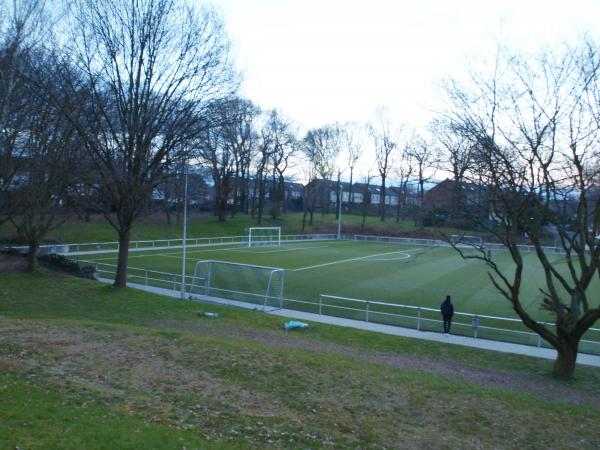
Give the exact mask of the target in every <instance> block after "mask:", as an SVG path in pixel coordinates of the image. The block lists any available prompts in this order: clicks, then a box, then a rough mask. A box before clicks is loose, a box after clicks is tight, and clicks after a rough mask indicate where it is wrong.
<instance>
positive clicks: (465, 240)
mask: <svg viewBox="0 0 600 450" xmlns="http://www.w3.org/2000/svg"><path fill="white" fill-rule="evenodd" d="M450 241H451V242H452V244H453V245H456V246H464V247H475V248H478V249H483V247H484V244H483V239H482V238H481V236H467V235H463V234H453V235H452V236H450Z"/></svg>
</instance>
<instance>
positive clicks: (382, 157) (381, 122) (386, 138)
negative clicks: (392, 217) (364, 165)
mask: <svg viewBox="0 0 600 450" xmlns="http://www.w3.org/2000/svg"><path fill="white" fill-rule="evenodd" d="M369 131H370V133H371V137H372V138H373V144H374V146H375V159H376V161H377V171H378V172H379V178H380V179H381V190H380V198H379V217H380V220H381V221H382V222H383V221H385V208H386V195H387V193H386V187H387V186H386V181H387V178H388V176H389V174H390V171H391V170H392V167H393V164H394V153H395V151H396V150H397V148H398V142H397V139H398V136H397V133H398V130H397V129H394V127H393V125H392V124H391V121H390V118H389V113H388V112H387V110H385V109H382V108H380V109H378V110H377V112H376V113H375V118H374V119H373V121H372V123H371V124H370V126H369Z"/></svg>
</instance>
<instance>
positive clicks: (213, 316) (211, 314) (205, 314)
mask: <svg viewBox="0 0 600 450" xmlns="http://www.w3.org/2000/svg"><path fill="white" fill-rule="evenodd" d="M202 317H208V318H209V319H216V318H218V317H219V314H218V313H215V312H203V313H202Z"/></svg>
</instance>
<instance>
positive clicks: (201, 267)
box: [190, 260, 285, 310]
mask: <svg viewBox="0 0 600 450" xmlns="http://www.w3.org/2000/svg"><path fill="white" fill-rule="evenodd" d="M284 279H285V272H284V270H283V269H281V268H277V267H265V266H255V265H251V264H241V263H232V262H228V261H215V260H204V261H198V262H196V267H195V268H194V275H193V277H192V284H191V287H190V294H191V296H192V297H193V296H194V295H203V296H209V297H218V298H225V299H229V300H237V301H242V302H247V303H253V304H257V305H261V306H262V308H263V310H273V309H281V308H283V287H284Z"/></svg>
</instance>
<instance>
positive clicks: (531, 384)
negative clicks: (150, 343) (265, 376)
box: [154, 321, 600, 407]
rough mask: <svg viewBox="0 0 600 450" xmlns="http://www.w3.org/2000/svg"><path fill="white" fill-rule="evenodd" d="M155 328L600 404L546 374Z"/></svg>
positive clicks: (179, 325) (295, 339)
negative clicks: (341, 357)
mask: <svg viewBox="0 0 600 450" xmlns="http://www.w3.org/2000/svg"><path fill="white" fill-rule="evenodd" d="M154 326H157V327H159V328H165V329H172V330H182V331H188V332H195V333H210V334H213V335H214V334H218V335H222V336H229V337H235V338H240V339H244V340H252V341H255V342H264V343H267V344H274V345H281V346H287V347H291V348H299V349H306V350H312V351H325V352H329V353H339V354H343V355H345V356H349V357H353V358H357V359H360V360H361V361H365V362H370V363H375V364H384V365H386V366H389V367H394V368H398V369H404V370H411V371H423V372H428V373H433V374H437V375H441V376H447V377H451V378H454V379H459V380H464V381H467V382H471V383H475V384H478V385H480V386H485V387H489V388H492V389H497V390H501V391H505V392H515V393H528V394H534V395H536V396H539V397H541V398H545V399H547V400H554V401H556V400H558V401H562V402H566V403H573V404H587V405H593V406H599V407H600V390H599V391H598V392H596V393H593V392H589V391H585V390H581V389H577V388H573V387H571V386H568V385H564V384H562V383H559V382H557V381H554V380H552V379H550V378H545V377H536V376H525V375H520V374H516V373H511V372H502V371H498V370H497V369H493V370H486V369H483V368H480V367H475V366H471V365H468V364H464V363H460V362H452V361H447V360H440V359H431V358H426V357H414V356H408V355H402V354H398V353H386V352H376V351H371V350H360V349H356V348H353V347H348V346H344V345H339V344H333V343H327V342H319V341H315V340H310V339H306V338H303V337H300V336H298V335H289V336H288V335H282V334H281V333H272V332H267V331H263V330H256V329H253V328H239V327H236V328H233V327H231V328H227V329H224V330H223V329H222V330H219V331H215V330H214V328H212V327H208V326H203V325H200V324H198V325H196V324H190V323H184V322H178V321H161V322H159V323H156V324H154Z"/></svg>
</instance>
